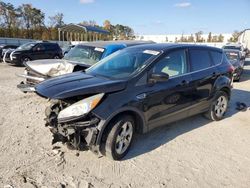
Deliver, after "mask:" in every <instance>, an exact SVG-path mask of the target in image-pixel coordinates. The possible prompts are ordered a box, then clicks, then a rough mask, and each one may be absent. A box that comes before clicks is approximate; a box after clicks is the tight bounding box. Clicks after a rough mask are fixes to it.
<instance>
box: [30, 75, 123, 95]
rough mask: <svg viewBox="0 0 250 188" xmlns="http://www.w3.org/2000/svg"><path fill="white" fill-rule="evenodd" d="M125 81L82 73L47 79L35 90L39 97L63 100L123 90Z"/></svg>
mask: <svg viewBox="0 0 250 188" xmlns="http://www.w3.org/2000/svg"><path fill="white" fill-rule="evenodd" d="M126 83H127V81H124V80H110V79H106V78H103V77H96V76H92V75H88V74H85V73H83V72H82V71H78V72H74V73H71V74H67V75H63V76H58V77H56V78H51V79H48V80H47V81H44V82H42V83H40V84H38V85H36V87H35V89H36V92H37V94H39V95H40V96H43V97H46V98H50V99H65V98H70V97H75V96H82V95H91V94H96V93H110V92H115V91H120V90H123V89H125V87H126Z"/></svg>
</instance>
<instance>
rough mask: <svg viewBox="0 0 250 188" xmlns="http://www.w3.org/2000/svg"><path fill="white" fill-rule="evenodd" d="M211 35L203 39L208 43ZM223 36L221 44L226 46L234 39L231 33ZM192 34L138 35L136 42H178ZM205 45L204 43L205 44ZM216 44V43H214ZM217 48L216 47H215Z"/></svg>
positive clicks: (213, 34) (206, 35) (203, 36)
mask: <svg viewBox="0 0 250 188" xmlns="http://www.w3.org/2000/svg"><path fill="white" fill-rule="evenodd" d="M208 35H209V34H202V35H201V37H202V38H203V39H204V40H205V41H207V39H208ZM219 35H220V34H215V33H212V37H213V36H219ZM221 35H222V36H223V37H224V41H223V42H222V43H221V44H225V43H227V42H228V40H229V39H230V38H231V37H232V34H231V33H221ZM190 36H191V34H189V35H182V34H169V35H137V36H136V40H146V41H148V40H151V41H154V42H157V43H164V42H176V41H179V40H180V39H181V37H185V38H188V37H190ZM193 37H194V39H195V35H194V34H193ZM203 44H204V43H203ZM213 44H214V43H213ZM213 46H215V45H213Z"/></svg>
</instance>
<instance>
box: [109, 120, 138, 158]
mask: <svg viewBox="0 0 250 188" xmlns="http://www.w3.org/2000/svg"><path fill="white" fill-rule="evenodd" d="M109 127H112V128H111V129H110V131H108V134H107V139H106V143H105V155H106V156H108V157H109V158H111V159H114V160H120V159H122V158H123V157H124V156H125V155H126V154H127V153H128V151H129V148H130V145H131V143H132V139H133V135H134V130H135V129H134V127H135V122H134V119H133V118H132V117H131V116H129V115H124V116H120V117H119V118H117V119H116V120H115V121H114V122H111V124H110V125H109Z"/></svg>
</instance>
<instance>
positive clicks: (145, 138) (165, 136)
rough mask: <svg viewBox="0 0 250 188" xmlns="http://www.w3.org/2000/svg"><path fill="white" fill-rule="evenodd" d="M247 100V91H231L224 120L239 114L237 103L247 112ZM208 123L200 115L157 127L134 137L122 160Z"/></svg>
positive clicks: (248, 95)
mask: <svg viewBox="0 0 250 188" xmlns="http://www.w3.org/2000/svg"><path fill="white" fill-rule="evenodd" d="M249 99H250V92H249V91H244V90H239V89H233V90H232V97H231V100H230V104H229V109H228V111H227V113H226V116H225V118H229V117H231V116H234V115H235V114H237V113H238V112H239V111H238V110H236V106H237V105H236V103H237V102H244V103H245V104H246V105H247V107H248V108H247V110H249V107H250V101H249ZM222 121H223V120H222ZM210 122H211V121H210V120H208V119H206V118H204V117H203V116H202V115H196V116H193V117H190V118H187V119H184V120H181V121H178V122H175V123H171V124H169V125H166V126H162V127H159V128H157V129H154V130H152V131H150V132H148V133H146V134H143V135H136V136H135V139H134V142H133V144H132V146H131V149H130V151H129V153H128V154H127V155H126V157H125V158H124V160H128V159H131V158H134V157H137V156H140V155H143V154H145V153H148V152H150V151H152V150H155V149H157V148H158V147H160V146H162V145H165V144H168V142H170V141H172V140H174V139H175V138H176V137H178V136H180V135H182V134H185V133H187V132H190V131H193V130H195V129H197V128H200V127H202V126H205V125H208V124H209V123H210ZM208 126H209V125H208Z"/></svg>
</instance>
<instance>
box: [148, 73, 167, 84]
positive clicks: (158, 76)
mask: <svg viewBox="0 0 250 188" xmlns="http://www.w3.org/2000/svg"><path fill="white" fill-rule="evenodd" d="M168 79H169V75H168V74H166V73H164V72H159V73H153V74H151V76H150V78H149V82H150V83H156V82H165V81H167V80H168Z"/></svg>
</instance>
